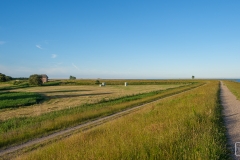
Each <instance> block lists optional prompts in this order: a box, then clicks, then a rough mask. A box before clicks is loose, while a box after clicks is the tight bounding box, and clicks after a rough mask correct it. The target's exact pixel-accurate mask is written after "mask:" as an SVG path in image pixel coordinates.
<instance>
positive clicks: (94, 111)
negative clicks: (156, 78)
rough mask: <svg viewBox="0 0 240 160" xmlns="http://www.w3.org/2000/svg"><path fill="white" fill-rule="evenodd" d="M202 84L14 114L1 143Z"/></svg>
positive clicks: (0, 132) (1, 128) (1, 127)
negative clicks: (38, 112)
mask: <svg viewBox="0 0 240 160" xmlns="http://www.w3.org/2000/svg"><path fill="white" fill-rule="evenodd" d="M199 85H201V83H199V84H194V85H188V86H182V87H178V88H172V89H167V90H160V91H154V92H150V93H143V94H138V95H133V96H127V97H122V98H118V99H113V100H109V101H102V102H100V103H97V104H88V105H83V106H79V107H75V108H71V109H65V110H61V111H55V112H50V113H46V114H43V115H40V116H36V117H25V118H12V119H9V120H6V121H3V122H2V123H1V125H0V147H6V146H8V145H12V144H14V143H20V142H23V141H27V140H30V139H32V138H36V137H39V136H42V135H46V134H49V133H52V132H54V131H56V130H59V129H64V128H67V127H69V126H74V125H77V124H79V123H83V122H85V121H88V120H91V119H95V118H98V117H103V116H106V115H110V114H113V113H116V112H119V111H121V110H124V109H127V108H131V107H134V106H137V105H140V104H144V103H147V102H150V101H153V100H156V99H159V98H162V97H166V96H169V95H172V94H176V93H180V92H183V91H185V90H189V89H191V88H193V87H197V86H199Z"/></svg>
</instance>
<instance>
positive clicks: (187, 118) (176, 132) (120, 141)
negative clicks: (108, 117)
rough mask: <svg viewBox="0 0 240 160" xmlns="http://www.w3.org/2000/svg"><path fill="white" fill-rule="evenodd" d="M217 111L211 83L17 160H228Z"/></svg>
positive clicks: (215, 88) (215, 86)
mask: <svg viewBox="0 0 240 160" xmlns="http://www.w3.org/2000/svg"><path fill="white" fill-rule="evenodd" d="M221 110H222V108H221V106H220V102H219V83H218V82H217V81H212V82H210V83H208V84H207V85H205V86H202V87H200V88H197V89H194V90H192V91H189V92H186V93H183V94H180V95H177V96H174V97H169V98H167V99H164V100H162V101H160V102H158V103H156V104H149V105H148V106H146V107H144V108H143V109H141V110H140V111H138V112H135V113H132V114H130V115H127V116H124V117H122V118H119V119H116V120H114V121H111V122H108V123H106V124H103V125H101V126H98V127H95V128H93V129H91V130H88V131H86V132H82V133H78V134H75V135H72V136H70V137H68V138H66V139H63V140H61V141H58V142H55V143H52V144H49V145H47V146H45V147H42V148H40V149H38V150H35V151H33V152H31V153H27V154H25V155H22V156H19V157H18V158H17V159H35V160H38V159H39V160H40V159H41V160H42V159H59V160H61V159H104V160H108V159H109V160H112V159H126V160H127V159H169V160H170V159H171V160H172V159H189V160H192V159H228V158H229V157H228V151H227V149H226V137H225V128H224V126H223V121H222V117H221Z"/></svg>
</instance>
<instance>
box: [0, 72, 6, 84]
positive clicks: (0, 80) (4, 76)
mask: <svg viewBox="0 0 240 160" xmlns="http://www.w3.org/2000/svg"><path fill="white" fill-rule="evenodd" d="M5 81H6V75H5V74H2V73H0V82H5Z"/></svg>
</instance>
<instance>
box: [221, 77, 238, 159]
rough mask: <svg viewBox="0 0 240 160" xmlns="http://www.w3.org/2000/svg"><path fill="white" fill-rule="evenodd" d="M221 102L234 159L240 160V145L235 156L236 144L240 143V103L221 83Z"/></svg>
mask: <svg viewBox="0 0 240 160" xmlns="http://www.w3.org/2000/svg"><path fill="white" fill-rule="evenodd" d="M221 101H222V105H223V108H224V110H223V115H224V122H225V126H226V128H227V136H228V146H229V149H230V150H231V152H232V154H231V155H232V158H233V159H239V160H240V144H239V145H238V146H239V149H238V151H237V153H238V155H239V156H236V155H235V143H236V142H240V101H239V100H237V99H236V97H235V96H234V95H233V94H232V93H231V92H230V91H229V89H228V88H227V87H226V86H225V85H224V84H223V82H221Z"/></svg>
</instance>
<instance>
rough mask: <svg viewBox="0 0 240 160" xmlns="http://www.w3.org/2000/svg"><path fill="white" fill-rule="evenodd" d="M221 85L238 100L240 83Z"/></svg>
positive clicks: (228, 82)
mask: <svg viewBox="0 0 240 160" xmlns="http://www.w3.org/2000/svg"><path fill="white" fill-rule="evenodd" d="M223 84H225V85H227V87H228V89H229V90H230V91H231V92H232V93H233V94H234V95H235V96H236V97H237V99H238V100H240V83H239V82H234V81H223Z"/></svg>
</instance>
